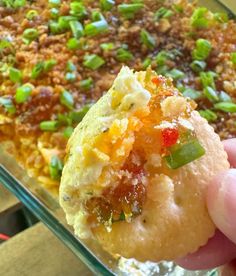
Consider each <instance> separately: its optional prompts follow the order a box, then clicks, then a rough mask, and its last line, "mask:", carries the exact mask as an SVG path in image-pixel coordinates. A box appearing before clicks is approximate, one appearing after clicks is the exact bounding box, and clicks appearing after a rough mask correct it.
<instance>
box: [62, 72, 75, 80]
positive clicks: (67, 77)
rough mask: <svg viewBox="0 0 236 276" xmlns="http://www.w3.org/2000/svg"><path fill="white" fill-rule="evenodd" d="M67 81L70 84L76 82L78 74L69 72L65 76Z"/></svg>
mask: <svg viewBox="0 0 236 276" xmlns="http://www.w3.org/2000/svg"><path fill="white" fill-rule="evenodd" d="M65 79H66V80H67V81H69V82H74V81H76V74H75V73H74V72H67V73H66V75H65Z"/></svg>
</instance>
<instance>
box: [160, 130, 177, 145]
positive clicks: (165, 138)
mask: <svg viewBox="0 0 236 276" xmlns="http://www.w3.org/2000/svg"><path fill="white" fill-rule="evenodd" d="M161 136H162V144H163V146H164V147H171V146H173V145H174V144H176V142H177V140H178V138H179V131H178V129H176V128H165V129H163V130H162V131H161Z"/></svg>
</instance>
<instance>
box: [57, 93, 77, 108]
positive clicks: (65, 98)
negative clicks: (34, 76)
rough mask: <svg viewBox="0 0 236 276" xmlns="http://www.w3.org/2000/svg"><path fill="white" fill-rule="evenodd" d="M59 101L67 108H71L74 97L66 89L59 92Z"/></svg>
mask: <svg viewBox="0 0 236 276" xmlns="http://www.w3.org/2000/svg"><path fill="white" fill-rule="evenodd" d="M60 102H61V104H62V105H64V106H66V107H67V108H69V109H72V108H73V106H74V98H73V96H72V94H71V93H70V92H68V91H66V90H64V91H63V92H62V93H61V96H60Z"/></svg>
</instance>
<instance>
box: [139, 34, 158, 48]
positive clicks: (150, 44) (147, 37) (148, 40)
mask: <svg viewBox="0 0 236 276" xmlns="http://www.w3.org/2000/svg"><path fill="white" fill-rule="evenodd" d="M140 39H141V42H142V43H143V44H144V45H146V46H147V48H149V49H153V48H154V47H155V45H156V41H155V38H154V37H153V36H152V35H151V34H150V33H149V32H147V31H146V30H141V33H140Z"/></svg>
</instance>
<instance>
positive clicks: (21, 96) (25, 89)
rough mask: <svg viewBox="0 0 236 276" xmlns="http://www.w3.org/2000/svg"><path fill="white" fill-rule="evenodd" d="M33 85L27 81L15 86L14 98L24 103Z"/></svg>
mask: <svg viewBox="0 0 236 276" xmlns="http://www.w3.org/2000/svg"><path fill="white" fill-rule="evenodd" d="M33 88H34V87H33V85H31V84H29V83H27V84H24V85H22V86H20V87H18V88H17V90H16V95H15V100H16V102H17V103H18V104H19V103H24V102H26V101H27V100H28V98H29V97H30V95H31V92H32V90H33Z"/></svg>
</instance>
